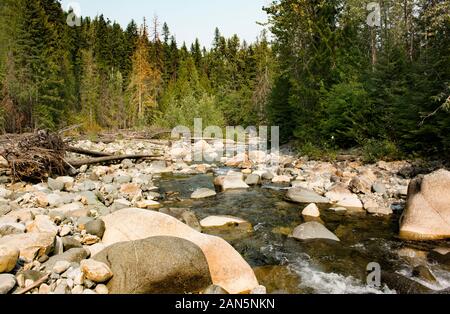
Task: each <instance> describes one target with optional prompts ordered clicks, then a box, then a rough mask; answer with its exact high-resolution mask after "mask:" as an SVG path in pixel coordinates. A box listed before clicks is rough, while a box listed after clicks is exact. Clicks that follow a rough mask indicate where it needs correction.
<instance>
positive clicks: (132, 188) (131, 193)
mask: <svg viewBox="0 0 450 314" xmlns="http://www.w3.org/2000/svg"><path fill="white" fill-rule="evenodd" d="M120 192H121V193H123V194H125V195H127V196H128V197H130V198H133V197H135V196H137V195H139V194H141V193H142V190H141V188H140V187H139V185H137V184H135V183H127V184H123V185H122V186H121V187H120Z"/></svg>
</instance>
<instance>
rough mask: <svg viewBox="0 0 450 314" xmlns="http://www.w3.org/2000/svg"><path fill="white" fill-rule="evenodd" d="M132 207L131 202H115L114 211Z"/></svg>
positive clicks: (121, 200)
mask: <svg viewBox="0 0 450 314" xmlns="http://www.w3.org/2000/svg"><path fill="white" fill-rule="evenodd" d="M130 207H131V202H130V201H128V200H126V199H118V200H115V201H114V203H113V205H112V208H113V211H117V210H121V209H124V208H130Z"/></svg>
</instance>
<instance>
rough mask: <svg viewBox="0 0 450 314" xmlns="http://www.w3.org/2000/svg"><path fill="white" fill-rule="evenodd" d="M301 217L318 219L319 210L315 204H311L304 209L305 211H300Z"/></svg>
mask: <svg viewBox="0 0 450 314" xmlns="http://www.w3.org/2000/svg"><path fill="white" fill-rule="evenodd" d="M302 215H303V216H308V217H315V218H318V217H320V210H319V208H318V207H317V205H316V204H314V203H311V204H309V205H308V206H306V207H305V209H304V210H303V211H302Z"/></svg>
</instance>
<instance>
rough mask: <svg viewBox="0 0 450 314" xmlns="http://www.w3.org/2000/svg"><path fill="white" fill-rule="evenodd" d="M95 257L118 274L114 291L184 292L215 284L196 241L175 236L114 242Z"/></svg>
mask: <svg viewBox="0 0 450 314" xmlns="http://www.w3.org/2000/svg"><path fill="white" fill-rule="evenodd" d="M94 259H95V260H97V261H99V262H102V263H105V264H107V265H108V266H109V267H110V268H111V270H112V272H113V273H114V276H113V277H112V279H111V280H110V281H109V282H108V284H107V287H108V290H109V293H111V294H183V293H190V292H199V291H201V290H203V289H205V288H206V287H208V286H209V285H211V284H212V280H211V277H210V273H209V267H208V262H207V260H206V257H205V255H204V254H203V252H202V250H201V249H200V248H199V247H198V246H197V245H195V244H194V243H192V242H190V241H187V240H184V239H181V238H175V237H151V238H148V239H144V240H137V241H130V242H122V243H117V244H114V245H112V246H110V247H108V248H106V249H105V250H103V251H102V252H100V253H99V254H97V255H96V256H94Z"/></svg>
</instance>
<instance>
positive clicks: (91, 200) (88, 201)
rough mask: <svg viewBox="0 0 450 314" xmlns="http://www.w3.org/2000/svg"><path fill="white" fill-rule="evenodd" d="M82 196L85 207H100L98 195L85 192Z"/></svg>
mask: <svg viewBox="0 0 450 314" xmlns="http://www.w3.org/2000/svg"><path fill="white" fill-rule="evenodd" d="M80 196H81V203H82V204H83V205H98V204H99V201H98V197H97V195H96V194H95V193H94V192H92V191H84V192H82V193H80Z"/></svg>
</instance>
